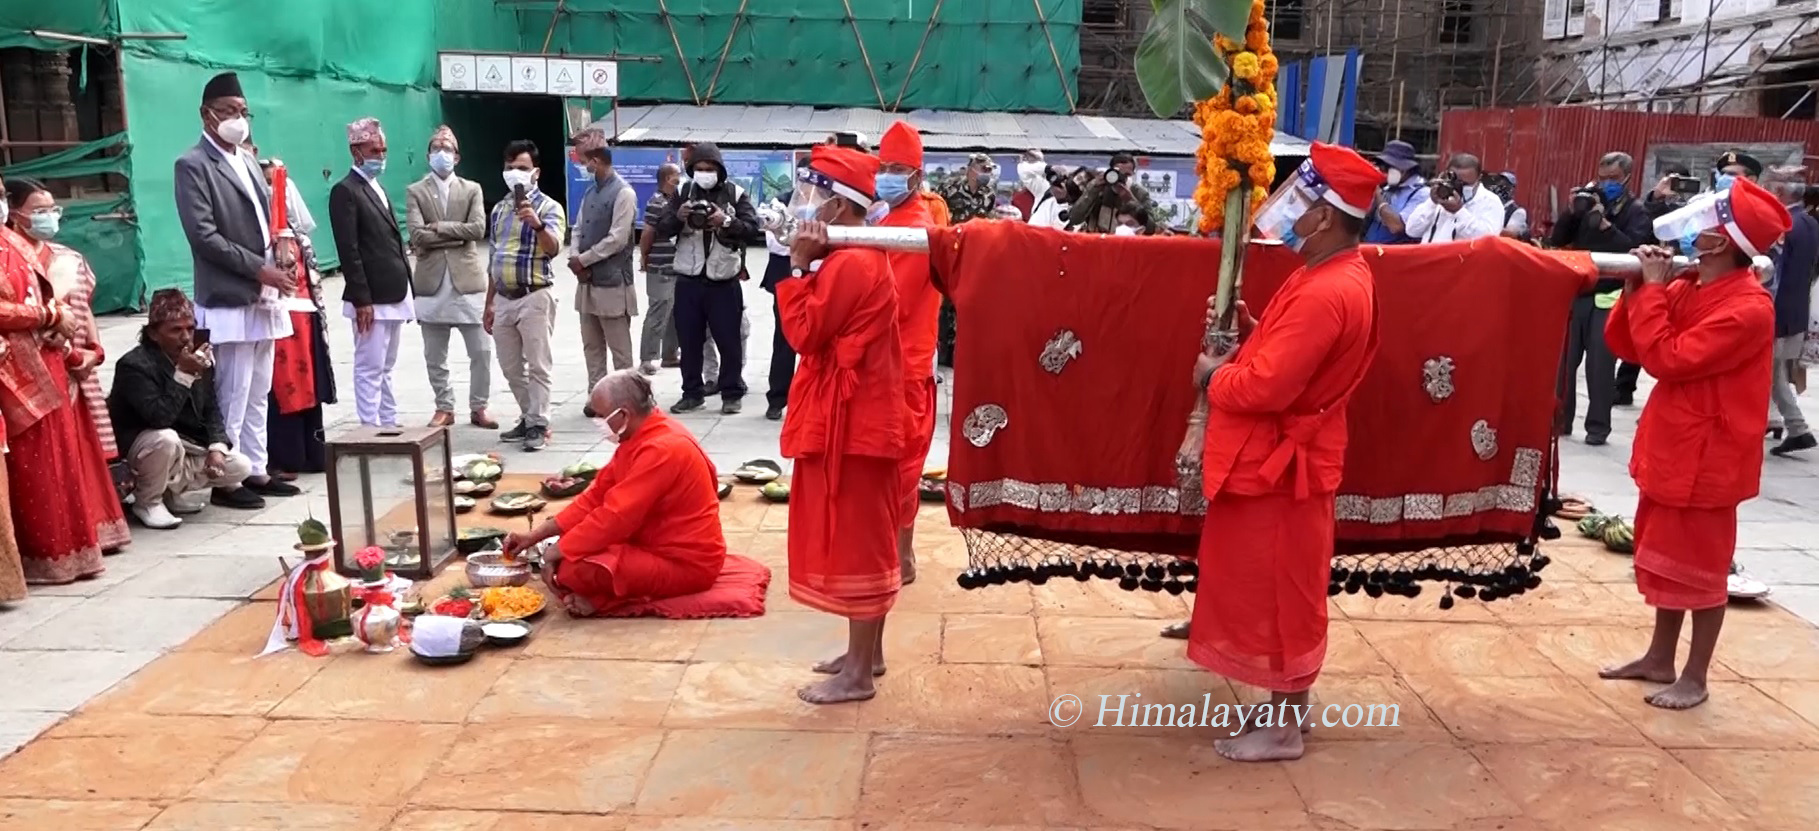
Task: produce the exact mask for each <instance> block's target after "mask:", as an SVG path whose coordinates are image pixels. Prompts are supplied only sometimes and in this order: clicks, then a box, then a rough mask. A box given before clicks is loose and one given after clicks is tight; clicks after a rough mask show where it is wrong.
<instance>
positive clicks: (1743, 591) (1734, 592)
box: [1725, 572, 1769, 600]
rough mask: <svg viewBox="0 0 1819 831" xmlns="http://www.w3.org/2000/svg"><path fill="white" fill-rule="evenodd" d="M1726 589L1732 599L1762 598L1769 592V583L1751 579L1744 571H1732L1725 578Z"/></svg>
mask: <svg viewBox="0 0 1819 831" xmlns="http://www.w3.org/2000/svg"><path fill="white" fill-rule="evenodd" d="M1725 589H1726V590H1727V591H1728V593H1729V594H1730V596H1731V599H1732V600H1761V599H1762V598H1765V597H1768V594H1769V589H1768V584H1767V583H1764V582H1762V581H1761V580H1755V579H1751V578H1750V577H1748V576H1747V575H1745V574H1743V573H1742V572H1734V573H1732V574H1731V575H1730V577H1729V578H1727V579H1726V580H1725Z"/></svg>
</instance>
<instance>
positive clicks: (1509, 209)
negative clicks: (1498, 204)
mask: <svg viewBox="0 0 1819 831" xmlns="http://www.w3.org/2000/svg"><path fill="white" fill-rule="evenodd" d="M1484 183H1485V185H1486V186H1488V187H1489V188H1490V189H1491V192H1492V193H1495V194H1497V198H1498V199H1501V200H1503V236H1505V237H1508V238H1510V239H1513V240H1516V241H1518V242H1531V241H1532V240H1533V238H1532V237H1530V236H1529V226H1528V209H1527V208H1524V207H1522V204H1521V203H1520V202H1517V201H1516V174H1515V172H1513V171H1509V170H1505V171H1503V172H1502V173H1495V174H1492V175H1491V176H1489V177H1487V178H1486V179H1485V182H1484Z"/></svg>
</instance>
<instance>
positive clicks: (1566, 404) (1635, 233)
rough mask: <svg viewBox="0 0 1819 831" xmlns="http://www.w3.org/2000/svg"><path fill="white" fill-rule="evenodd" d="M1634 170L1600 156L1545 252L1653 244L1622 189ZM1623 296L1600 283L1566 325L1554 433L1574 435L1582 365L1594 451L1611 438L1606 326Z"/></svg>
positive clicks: (1646, 222)
mask: <svg viewBox="0 0 1819 831" xmlns="http://www.w3.org/2000/svg"><path fill="white" fill-rule="evenodd" d="M1634 167H1635V162H1634V160H1633V159H1631V158H1630V156H1629V154H1628V153H1617V152H1612V153H1606V154H1604V157H1603V158H1601V159H1599V160H1598V178H1597V179H1595V180H1593V181H1592V182H1590V183H1588V184H1586V185H1585V186H1583V187H1580V188H1579V189H1577V190H1575V191H1573V204H1572V206H1571V207H1569V208H1568V209H1567V210H1566V212H1565V213H1562V214H1561V215H1560V219H1559V221H1557V222H1555V223H1554V232H1553V235H1552V236H1551V237H1550V238H1549V240H1548V243H1549V246H1550V247H1552V248H1568V249H1573V250H1577V251H1592V252H1601V253H1605V254H1623V253H1627V252H1629V251H1630V250H1632V249H1634V248H1636V247H1637V246H1640V245H1651V244H1653V243H1652V242H1651V240H1653V239H1654V238H1655V231H1654V223H1653V222H1652V221H1651V220H1650V219H1649V217H1648V213H1647V212H1646V211H1644V210H1643V209H1642V206H1641V205H1640V204H1639V203H1638V202H1637V201H1636V199H1635V197H1633V196H1631V195H1630V192H1629V191H1628V189H1627V188H1626V185H1627V183H1628V182H1629V179H1630V171H1631V170H1632V169H1634ZM1622 290H1623V280H1622V279H1621V278H1617V277H1601V278H1599V280H1598V282H1597V283H1596V284H1595V285H1594V286H1593V288H1592V290H1591V291H1589V292H1587V293H1585V294H1582V295H1580V296H1579V298H1578V299H1576V300H1574V301H1573V316H1572V318H1571V320H1570V322H1569V323H1568V324H1567V341H1566V357H1565V359H1564V360H1563V361H1561V364H1560V381H1559V388H1558V392H1559V394H1560V412H1559V414H1558V417H1557V418H1556V420H1555V424H1554V429H1555V432H1557V433H1559V434H1560V435H1562V436H1570V435H1572V433H1573V415H1574V410H1575V409H1576V408H1577V404H1578V396H1577V394H1576V392H1575V384H1574V381H1573V375H1574V374H1575V373H1576V372H1578V370H1579V365H1580V364H1581V363H1583V364H1585V389H1586V398H1587V402H1586V410H1585V443H1586V444H1589V445H1592V446H1594V447H1595V446H1598V445H1602V444H1604V443H1605V441H1606V440H1607V439H1608V438H1609V437H1610V433H1611V406H1612V405H1613V404H1615V403H1616V401H1617V388H1616V384H1617V359H1616V358H1615V357H1614V356H1612V355H1611V351H1610V349H1609V348H1607V347H1606V346H1605V344H1604V321H1605V318H1606V317H1608V316H1609V314H1610V310H1611V307H1612V306H1615V305H1616V304H1617V296H1618V295H1619V294H1621V293H1622Z"/></svg>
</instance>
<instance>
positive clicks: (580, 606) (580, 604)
mask: <svg viewBox="0 0 1819 831" xmlns="http://www.w3.org/2000/svg"><path fill="white" fill-rule="evenodd" d="M556 599H557V600H558V601H560V602H561V603H562V606H563V608H565V609H568V613H569V614H571V615H574V616H575V617H593V616H594V611H595V610H594V604H592V603H589V602H587V601H586V600H583V599H582V598H581V595H578V594H568V595H560V596H558V597H557V598H556Z"/></svg>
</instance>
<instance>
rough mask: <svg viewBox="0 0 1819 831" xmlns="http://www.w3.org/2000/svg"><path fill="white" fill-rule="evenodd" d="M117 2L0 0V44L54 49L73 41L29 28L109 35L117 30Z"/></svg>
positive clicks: (86, 36) (68, 33) (76, 33)
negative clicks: (44, 35)
mask: <svg viewBox="0 0 1819 831" xmlns="http://www.w3.org/2000/svg"><path fill="white" fill-rule="evenodd" d="M117 5H118V3H117V2H116V0H51V1H50V2H33V0H0V48H4V47H8V46H24V47H28V48H31V49H46V50H57V49H68V48H69V47H70V46H72V45H74V44H73V43H72V42H71V41H69V40H66V39H63V38H58V37H40V36H37V35H34V34H32V31H33V30H37V31H41V32H46V33H50V34H54V35H74V36H76V37H83V38H99V39H108V38H112V37H113V36H114V35H115V34H118V33H119V31H120V30H119V28H118V27H117V26H115V21H116V17H115V14H114V9H115V6H117Z"/></svg>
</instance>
